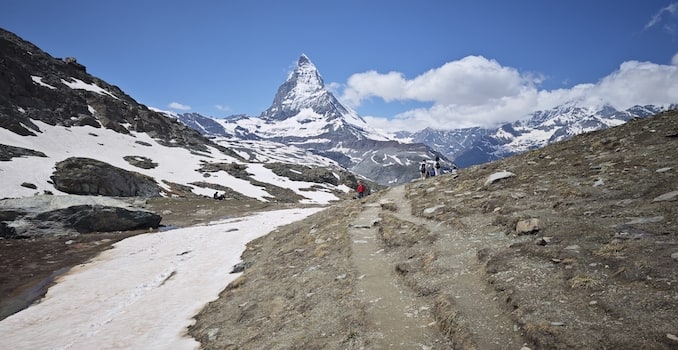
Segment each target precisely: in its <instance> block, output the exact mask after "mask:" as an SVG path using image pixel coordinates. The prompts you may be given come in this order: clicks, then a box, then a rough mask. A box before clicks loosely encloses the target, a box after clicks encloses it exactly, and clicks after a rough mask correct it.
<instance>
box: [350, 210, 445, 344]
mask: <svg viewBox="0 0 678 350" xmlns="http://www.w3.org/2000/svg"><path fill="white" fill-rule="evenodd" d="M380 211H381V209H380V206H379V204H378V203H372V204H366V205H364V207H363V210H362V211H361V212H360V214H359V215H358V216H357V217H356V219H355V220H354V221H353V223H352V225H351V226H350V227H349V235H350V237H351V238H352V252H353V254H352V255H351V257H352V259H353V262H354V264H355V266H356V268H357V271H358V274H359V277H358V282H357V283H358V286H357V290H358V294H359V296H360V299H361V300H362V302H363V303H364V304H365V305H367V308H366V319H367V320H366V321H367V324H366V329H364V330H363V331H364V334H365V337H366V338H367V339H366V342H368V343H369V344H371V347H372V348H375V349H432V348H434V345H435V344H440V343H441V342H444V341H443V340H441V339H438V338H436V337H439V336H440V335H439V333H438V332H437V331H436V328H435V320H434V318H433V316H432V315H431V312H430V309H431V307H430V306H429V305H428V304H427V303H426V301H425V300H422V299H421V298H417V297H416V296H415V295H414V293H413V292H412V291H410V290H407V287H405V286H403V285H402V283H400V282H399V281H398V279H397V276H396V274H395V273H394V269H393V264H392V263H391V261H390V259H389V258H388V256H386V254H385V253H384V249H381V248H380V247H379V243H378V239H377V233H378V226H377V225H378V222H379V212H380Z"/></svg>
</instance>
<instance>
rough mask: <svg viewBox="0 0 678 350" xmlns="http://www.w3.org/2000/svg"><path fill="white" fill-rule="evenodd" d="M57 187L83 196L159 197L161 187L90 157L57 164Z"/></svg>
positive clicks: (54, 177)
mask: <svg viewBox="0 0 678 350" xmlns="http://www.w3.org/2000/svg"><path fill="white" fill-rule="evenodd" d="M55 168H56V170H55V171H54V173H53V174H52V176H51V179H52V181H53V182H54V187H55V188H56V189H57V190H59V191H62V192H65V193H69V194H80V195H101V196H115V197H159V196H160V190H161V188H160V186H159V185H158V184H157V183H156V182H155V180H154V179H153V178H151V177H148V176H146V175H143V174H139V173H136V172H132V171H128V170H125V169H121V168H118V167H114V166H112V165H110V164H108V163H104V162H101V161H98V160H95V159H90V158H79V157H72V158H68V159H66V160H63V161H61V162H59V163H57V164H56V165H55Z"/></svg>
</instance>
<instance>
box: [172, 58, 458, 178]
mask: <svg viewBox="0 0 678 350" xmlns="http://www.w3.org/2000/svg"><path fill="white" fill-rule="evenodd" d="M169 115H170V116H173V117H175V118H178V119H179V120H180V121H181V122H183V123H184V124H186V125H188V126H190V127H192V128H194V129H196V130H198V131H199V132H201V133H202V134H204V135H206V136H209V137H211V138H212V140H214V141H215V142H217V143H223V142H233V141H234V140H257V141H262V140H265V141H268V142H274V143H278V144H284V145H287V146H292V147H296V148H298V149H303V150H306V151H308V152H311V153H313V154H317V155H319V156H322V157H325V158H328V159H332V160H333V161H335V162H337V163H338V164H339V165H341V166H343V167H345V168H346V169H349V170H350V171H352V172H354V173H356V174H359V175H361V176H364V177H365V178H368V179H370V180H373V181H375V182H377V183H380V184H383V185H392V184H402V183H406V182H409V181H411V180H413V179H415V178H417V177H418V173H417V170H416V169H417V164H419V163H420V162H421V161H422V160H423V159H429V160H433V159H435V157H439V158H441V159H442V160H443V166H447V167H450V166H451V165H452V163H451V162H449V161H447V160H446V159H445V157H444V156H443V155H442V154H441V153H439V152H436V151H435V150H433V149H432V148H431V147H429V146H426V145H424V144H422V143H413V142H401V141H398V140H397V139H394V138H391V137H389V136H387V135H385V134H383V133H380V132H379V131H377V130H375V129H373V128H371V127H370V126H369V125H368V124H367V123H366V122H365V120H364V119H363V118H362V117H361V116H360V115H358V113H356V112H355V111H354V110H352V109H351V108H349V107H347V106H345V105H344V104H342V103H341V102H339V100H338V99H337V98H336V97H335V96H334V95H333V94H332V93H331V92H330V91H329V90H327V89H326V87H325V84H324V82H323V79H322V77H321V75H320V73H319V72H318V69H317V68H316V67H315V65H313V63H312V62H311V61H310V60H309V58H308V57H307V56H306V55H301V57H300V58H299V61H298V63H297V66H296V68H295V70H294V71H293V72H292V73H290V75H289V76H288V78H287V80H286V81H285V82H284V83H283V84H282V85H281V86H280V88H279V89H278V91H277V93H276V95H275V98H274V99H273V103H272V104H271V106H270V107H269V108H268V109H267V110H265V111H264V112H262V113H261V114H260V115H259V116H257V117H251V116H244V115H238V116H232V117H230V118H226V119H214V118H209V117H205V116H202V115H200V114H197V113H185V114H172V113H169Z"/></svg>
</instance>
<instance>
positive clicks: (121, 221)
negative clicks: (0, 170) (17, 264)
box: [0, 195, 162, 238]
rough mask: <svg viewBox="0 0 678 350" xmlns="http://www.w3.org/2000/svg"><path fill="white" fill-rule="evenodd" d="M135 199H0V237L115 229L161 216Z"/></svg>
mask: <svg viewBox="0 0 678 350" xmlns="http://www.w3.org/2000/svg"><path fill="white" fill-rule="evenodd" d="M135 202H139V200H138V199H137V200H132V201H131V202H130V200H127V201H122V200H120V199H115V198H110V197H101V196H74V195H69V196H47V195H43V196H34V197H26V198H11V199H3V200H0V237H4V238H28V237H43V236H52V235H64V234H78V233H92V232H116V231H129V230H137V229H149V228H157V227H158V226H159V225H160V221H161V220H162V217H161V216H160V215H158V214H156V213H154V212H151V211H148V210H143V209H139V208H138V206H139V204H140V203H136V204H134V203H135Z"/></svg>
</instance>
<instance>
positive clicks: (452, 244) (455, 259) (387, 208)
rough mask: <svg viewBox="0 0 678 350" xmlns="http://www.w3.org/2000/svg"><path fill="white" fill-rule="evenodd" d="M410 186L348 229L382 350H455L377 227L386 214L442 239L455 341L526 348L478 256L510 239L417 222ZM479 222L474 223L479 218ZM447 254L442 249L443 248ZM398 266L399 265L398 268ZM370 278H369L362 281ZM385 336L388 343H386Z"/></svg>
mask: <svg viewBox="0 0 678 350" xmlns="http://www.w3.org/2000/svg"><path fill="white" fill-rule="evenodd" d="M405 189H406V187H405V186H398V187H394V188H391V189H389V190H388V191H387V192H386V193H384V194H383V195H382V198H381V199H380V201H379V204H374V203H371V204H369V203H368V204H365V205H364V207H363V208H364V209H363V211H362V212H361V213H360V214H359V215H358V217H357V218H356V219H355V220H354V221H353V225H352V229H350V230H349V232H350V233H351V237H352V238H353V244H352V247H353V259H354V262H355V264H356V266H357V269H358V270H359V272H360V273H361V274H362V276H361V277H362V278H361V279H360V280H359V282H358V286H359V287H358V289H359V290H360V291H361V292H363V293H364V302H366V303H367V304H369V305H371V307H368V309H367V310H366V312H367V319H368V321H369V322H370V323H369V324H368V325H367V326H368V327H370V328H373V331H371V332H367V333H372V334H374V336H375V338H377V339H372V342H373V344H374V345H375V346H377V345H379V343H380V342H381V346H380V347H375V348H401V349H405V348H407V349H415V348H421V349H432V348H438V347H439V346H449V344H447V345H445V344H446V341H447V340H445V339H444V337H443V336H442V334H441V333H440V331H439V327H437V326H436V323H437V322H436V316H435V315H433V314H432V311H433V310H432V307H431V306H432V303H431V300H426V298H425V297H418V296H416V293H415V292H414V291H413V290H411V289H410V288H408V287H407V286H405V285H404V284H403V281H402V278H400V277H399V276H398V274H397V273H396V270H397V269H398V266H400V265H398V263H399V260H401V259H402V258H400V257H399V256H398V254H397V253H395V252H390V253H389V250H388V249H387V250H385V249H383V248H381V247H382V246H383V244H379V242H378V240H379V236H378V235H379V234H378V228H377V227H378V226H379V225H383V224H382V223H381V221H382V219H381V217H382V211H384V212H386V215H389V214H391V215H392V216H394V217H395V219H397V220H400V221H403V222H405V223H409V224H413V225H415V226H418V229H422V228H423V229H424V230H425V231H428V235H430V236H435V237H438V238H437V245H438V246H439V247H444V250H445V252H444V254H443V253H441V252H440V251H436V252H429V254H435V257H436V263H437V264H441V263H442V264H445V265H447V269H449V270H450V271H449V272H450V273H447V274H445V278H446V279H447V281H445V283H446V285H448V286H449V289H448V290H449V291H450V292H451V293H452V294H453V295H451V296H450V299H451V300H453V305H447V307H448V308H451V309H453V310H454V311H453V314H454V317H453V319H448V320H444V321H447V322H451V323H452V324H453V326H454V329H450V331H453V332H454V335H453V338H456V339H457V341H456V343H457V344H458V345H462V344H463V348H477V349H488V350H492V349H520V348H521V347H522V346H523V344H524V341H523V339H522V338H521V335H520V332H519V331H518V329H519V328H518V326H517V325H516V324H515V323H514V322H512V321H511V320H510V319H509V318H508V317H507V316H506V314H505V311H502V310H500V308H499V305H498V301H497V298H496V297H495V296H494V295H495V293H494V291H493V290H492V289H491V288H490V287H489V286H488V285H487V283H486V282H485V280H486V278H485V276H484V275H485V272H484V266H483V265H482V264H481V263H480V262H479V261H478V258H477V252H478V251H479V250H481V249H488V248H489V249H493V248H498V247H501V246H505V245H506V244H508V243H507V240H508V239H507V238H506V235H504V234H501V233H496V234H492V233H483V234H482V235H472V236H471V237H469V233H468V232H465V233H464V234H463V236H462V233H461V232H459V231H458V230H456V229H454V228H451V227H449V226H447V225H445V224H443V223H439V222H434V221H431V220H427V219H425V218H422V217H415V216H413V215H412V214H411V207H410V202H409V200H408V199H407V198H406V196H405ZM480 219H481V218H473V219H471V220H480ZM438 249H440V248H438ZM394 267H395V268H394ZM363 276H364V277H363ZM382 335H383V338H381V339H379V337H380V336H382Z"/></svg>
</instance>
